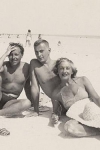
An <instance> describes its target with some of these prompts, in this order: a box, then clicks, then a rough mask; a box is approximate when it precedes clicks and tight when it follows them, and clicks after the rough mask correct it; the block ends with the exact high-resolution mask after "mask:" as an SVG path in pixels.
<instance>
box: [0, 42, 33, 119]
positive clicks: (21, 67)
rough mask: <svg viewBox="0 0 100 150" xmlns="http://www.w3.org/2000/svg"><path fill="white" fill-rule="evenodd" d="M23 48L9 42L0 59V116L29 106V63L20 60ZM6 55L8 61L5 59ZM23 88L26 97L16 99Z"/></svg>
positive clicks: (17, 111)
mask: <svg viewBox="0 0 100 150" xmlns="http://www.w3.org/2000/svg"><path fill="white" fill-rule="evenodd" d="M23 54H24V48H23V46H22V45H21V44H19V43H10V44H9V47H8V48H7V51H6V53H5V54H4V55H3V56H2V57H1V59H0V68H1V70H0V87H1V90H0V116H6V115H14V114H17V113H20V112H22V111H24V110H26V109H28V108H29V107H30V106H31V102H30V100H29V99H30V80H29V64H27V63H25V62H21V58H22V56H23ZM7 56H8V59H9V61H5V62H4V60H5V58H6V57H7ZM23 88H24V89H25V93H26V96H27V98H28V99H18V100H17V98H18V97H19V96H20V94H21V92H22V90H23Z"/></svg>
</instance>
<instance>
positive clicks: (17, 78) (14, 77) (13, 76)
mask: <svg viewBox="0 0 100 150" xmlns="http://www.w3.org/2000/svg"><path fill="white" fill-rule="evenodd" d="M25 80H26V78H25V75H24V74H23V72H22V71H21V70H17V71H15V72H13V73H10V72H8V71H7V70H6V69H5V70H4V72H3V73H2V81H3V83H23V82H24V81H25Z"/></svg>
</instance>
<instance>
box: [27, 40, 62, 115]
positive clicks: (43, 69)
mask: <svg viewBox="0 0 100 150" xmlns="http://www.w3.org/2000/svg"><path fill="white" fill-rule="evenodd" d="M34 51H35V54H36V57H37V59H32V60H31V62H30V80H31V99H32V103H33V104H34V110H35V113H34V114H33V115H36V116H37V115H39V93H40V87H41V88H42V90H43V92H44V93H45V94H46V95H47V96H48V97H50V98H51V95H52V93H53V91H54V89H55V88H56V87H57V86H58V85H59V84H60V82H61V81H60V79H59V77H58V76H57V75H55V74H54V72H53V68H54V66H55V60H52V59H51V58H50V52H51V49H50V47H49V43H48V41H46V40H43V39H41V40H37V41H36V42H35V43H34ZM52 103H53V102H52Z"/></svg>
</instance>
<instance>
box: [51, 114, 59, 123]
mask: <svg viewBox="0 0 100 150" xmlns="http://www.w3.org/2000/svg"><path fill="white" fill-rule="evenodd" d="M51 120H52V123H53V124H57V123H58V121H59V116H58V115H56V114H54V113H52V116H51Z"/></svg>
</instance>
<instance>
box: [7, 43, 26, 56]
mask: <svg viewBox="0 0 100 150" xmlns="http://www.w3.org/2000/svg"><path fill="white" fill-rule="evenodd" d="M9 45H11V46H16V47H19V48H20V51H21V54H22V55H23V54H24V48H23V45H22V44H20V43H13V42H12V43H9Z"/></svg>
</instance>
